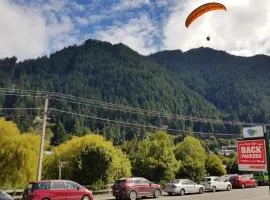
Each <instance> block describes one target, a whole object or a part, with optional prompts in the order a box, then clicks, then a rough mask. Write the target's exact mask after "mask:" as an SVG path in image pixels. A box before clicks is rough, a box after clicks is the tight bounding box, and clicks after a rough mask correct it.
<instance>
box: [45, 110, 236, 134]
mask: <svg viewBox="0 0 270 200" xmlns="http://www.w3.org/2000/svg"><path fill="white" fill-rule="evenodd" d="M50 110H51V111H56V112H61V113H66V114H71V115H77V116H80V117H86V118H91V119H96V120H100V121H105V122H112V123H117V124H122V125H125V126H137V127H143V128H151V129H156V130H164V131H168V132H180V133H190V132H191V131H186V130H179V129H168V128H162V127H156V126H149V125H143V124H136V123H131V122H123V121H118V120H111V119H105V118H101V117H95V116H90V115H85V114H81V113H74V112H70V111H65V110H60V109H55V108H50ZM192 133H194V134H199V135H201V136H203V135H205V134H206V135H213V136H241V134H223V133H203V132H194V131H192Z"/></svg>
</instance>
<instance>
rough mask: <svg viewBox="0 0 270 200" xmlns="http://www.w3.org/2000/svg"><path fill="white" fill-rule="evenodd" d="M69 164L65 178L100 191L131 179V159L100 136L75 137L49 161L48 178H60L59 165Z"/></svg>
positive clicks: (65, 171)
mask: <svg viewBox="0 0 270 200" xmlns="http://www.w3.org/2000/svg"><path fill="white" fill-rule="evenodd" d="M59 159H60V160H61V161H65V162H68V164H67V165H65V167H64V168H63V178H66V179H72V180H75V181H78V182H80V183H81V184H83V185H91V186H92V187H94V188H95V189H99V188H100V187H101V186H102V185H106V184H108V183H110V182H112V181H113V180H114V179H117V178H120V177H123V176H129V175H131V165H130V161H129V160H128V158H127V156H126V155H125V154H124V153H123V152H122V151H121V150H120V149H118V148H116V147H114V146H113V144H112V143H111V142H110V141H106V140H105V138H104V137H102V136H100V135H94V134H89V135H86V136H83V137H73V138H72V139H71V140H68V141H66V142H65V143H64V144H62V145H60V146H58V147H56V148H55V150H54V154H53V155H52V156H48V157H46V160H45V167H44V175H45V177H46V178H57V177H58V161H59Z"/></svg>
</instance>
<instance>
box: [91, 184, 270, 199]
mask: <svg viewBox="0 0 270 200" xmlns="http://www.w3.org/2000/svg"><path fill="white" fill-rule="evenodd" d="M113 199H115V198H114V197H113V196H112V195H111V194H104V195H96V196H95V200H113ZM146 199H147V200H150V199H152V198H146ZM179 199H183V200H269V199H270V195H269V188H268V187H266V186H264V187H256V188H246V189H233V190H231V191H220V192H215V193H212V192H205V193H204V194H191V195H185V196H177V195H176V196H168V195H167V194H166V193H163V195H162V196H161V197H160V198H159V200H179Z"/></svg>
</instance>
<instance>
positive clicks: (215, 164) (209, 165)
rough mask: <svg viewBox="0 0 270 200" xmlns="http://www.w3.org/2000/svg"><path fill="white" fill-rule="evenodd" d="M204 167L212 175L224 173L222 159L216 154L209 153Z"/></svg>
mask: <svg viewBox="0 0 270 200" xmlns="http://www.w3.org/2000/svg"><path fill="white" fill-rule="evenodd" d="M205 169H206V171H207V173H208V174H209V175H212V176H222V175H224V174H226V169H225V167H224V165H223V163H222V160H221V159H220V158H219V157H218V156H217V155H216V154H211V155H209V156H208V157H207V159H206V163H205Z"/></svg>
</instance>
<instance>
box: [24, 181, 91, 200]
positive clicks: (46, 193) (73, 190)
mask: <svg viewBox="0 0 270 200" xmlns="http://www.w3.org/2000/svg"><path fill="white" fill-rule="evenodd" d="M45 199H46V200H54V199H57V200H69V199H70V200H93V199H94V196H93V194H92V192H91V191H90V190H88V189H86V188H85V187H83V186H81V185H80V184H78V183H75V182H73V181H70V180H43V181H37V182H30V183H29V186H28V187H27V188H26V189H25V190H24V193H23V200H45Z"/></svg>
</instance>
